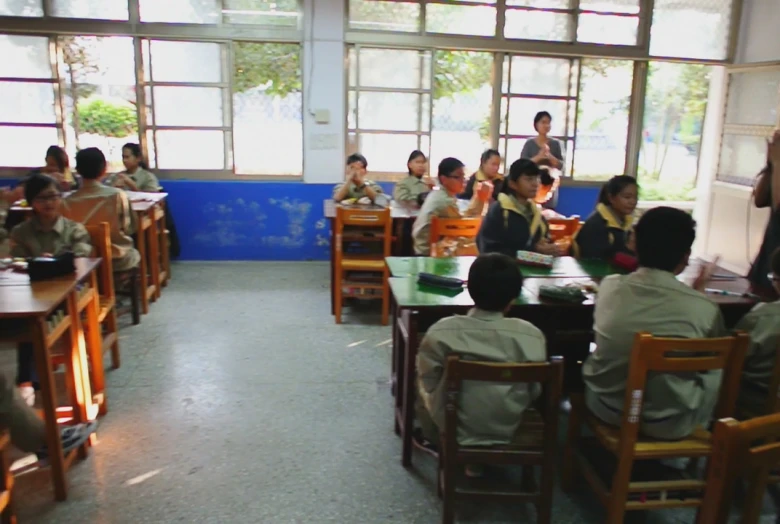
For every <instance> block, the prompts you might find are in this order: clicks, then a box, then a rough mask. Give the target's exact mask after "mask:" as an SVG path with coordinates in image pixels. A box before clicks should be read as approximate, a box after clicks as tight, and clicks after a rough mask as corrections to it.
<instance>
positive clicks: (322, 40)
mask: <svg viewBox="0 0 780 524" xmlns="http://www.w3.org/2000/svg"><path fill="white" fill-rule="evenodd" d="M315 2H316V6H315V5H314V4H315ZM345 4H346V3H345V2H344V0H305V1H304V17H303V19H304V21H305V40H304V49H303V53H304V57H303V68H304V69H303V78H304V86H305V89H306V90H305V92H304V100H303V110H304V117H303V179H304V181H305V182H306V183H308V184H330V183H334V182H340V181H341V180H342V179H343V176H344V167H343V164H344V157H345V155H344V144H345V143H346V137H345V136H344V135H345V127H346V126H345V124H344V118H345V116H344V115H346V108H345V103H346V95H345V93H346V87H345V85H344V83H345V79H346V75H345V69H344V66H345V62H344V57H345V54H344V15H345V7H344V6H345ZM312 24H313V27H312ZM312 60H313V61H314V62H313V63H312ZM312 65H313V67H312ZM318 110H324V111H328V112H329V113H330V120H329V122H328V123H327V124H318V123H316V121H315V118H314V116H313V115H312V112H314V111H318Z"/></svg>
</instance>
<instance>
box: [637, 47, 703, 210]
mask: <svg viewBox="0 0 780 524" xmlns="http://www.w3.org/2000/svg"><path fill="white" fill-rule="evenodd" d="M711 71H712V69H711V68H710V67H708V66H704V65H699V64H674V63H669V62H651V63H650V70H649V76H648V79H647V92H646V94H645V111H644V126H643V128H642V136H643V140H642V147H641V150H640V155H639V182H640V185H641V188H642V198H643V199H644V200H692V199H693V198H694V196H695V195H694V192H693V188H694V186H695V183H696V174H697V172H698V163H699V145H700V144H701V133H702V127H703V125H704V114H705V112H706V110H707V94H708V92H709V88H710V73H711Z"/></svg>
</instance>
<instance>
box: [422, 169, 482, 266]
mask: <svg viewBox="0 0 780 524" xmlns="http://www.w3.org/2000/svg"><path fill="white" fill-rule="evenodd" d="M464 167H465V166H464V165H463V162H461V161H460V160H458V159H457V158H445V159H444V160H442V161H441V163H440V164H439V189H438V190H437V191H431V193H430V194H429V195H428V196H427V198H426V199H425V202H423V205H422V208H420V213H419V214H418V215H417V218H416V219H415V221H414V225H413V226H412V238H413V239H414V252H415V253H416V254H418V255H428V254H429V253H430V251H431V246H430V235H431V218H433V217H434V216H437V217H441V218H461V217H463V216H470V217H473V216H480V215H481V214H482V209H483V208H484V207H485V203H486V202H487V201H488V200H490V195H491V194H492V192H493V186H492V185H491V184H490V182H478V183H477V187H476V189H475V191H474V196H473V197H472V198H471V200H470V201H469V206H468V208H467V209H466V211H465V213H461V212H460V208H458V194H460V193H462V192H463V186H464V185H465V180H466V174H465V172H464V170H463V169H464Z"/></svg>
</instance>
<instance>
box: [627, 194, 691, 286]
mask: <svg viewBox="0 0 780 524" xmlns="http://www.w3.org/2000/svg"><path fill="white" fill-rule="evenodd" d="M694 240H696V221H695V220H694V219H693V217H692V216H691V215H689V214H688V213H686V212H685V211H682V210H680V209H675V208H673V207H656V208H653V209H651V210H649V211H647V212H646V213H645V214H643V215H642V217H641V218H640V219H639V223H638V224H637V225H636V254H637V257H638V258H639V265H640V266H643V267H649V268H653V269H661V270H663V271H674V270H675V269H676V268H677V266H679V265H680V263H681V262H682V261H683V259H684V258H685V256H686V255H688V254H689V253H690V251H691V246H693V241H694Z"/></svg>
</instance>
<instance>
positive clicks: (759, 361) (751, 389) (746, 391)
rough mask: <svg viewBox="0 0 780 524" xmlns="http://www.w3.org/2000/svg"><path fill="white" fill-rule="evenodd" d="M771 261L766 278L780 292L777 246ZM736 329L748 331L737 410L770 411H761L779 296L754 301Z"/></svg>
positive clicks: (778, 322)
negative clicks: (767, 300)
mask: <svg viewBox="0 0 780 524" xmlns="http://www.w3.org/2000/svg"><path fill="white" fill-rule="evenodd" d="M770 264H771V266H770V267H771V270H772V272H771V273H770V274H769V275H767V278H768V279H769V281H770V282H772V285H773V286H774V288H775V291H777V292H778V293H780V248H778V249H776V250H775V252H774V253H773V254H772V258H771V261H770ZM736 329H737V330H740V331H745V332H747V333H748V334H749V335H750V348H749V349H748V353H747V356H746V357H745V371H744V374H743V376H742V388H741V391H740V394H739V401H738V403H737V405H738V408H739V411H740V412H741V413H742V414H745V415H748V414H749V415H754V416H757V415H769V413H765V412H764V406H765V405H766V402H767V398H768V395H769V391H768V388H769V382H770V381H771V380H772V368H773V367H774V365H775V355H776V354H777V349H778V343H780V300H777V301H775V302H767V303H763V304H758V305H756V306H755V307H754V308H753V309H752V310H751V311H750V313H748V314H747V315H745V316H744V317H743V318H742V320H740V321H739V323H738V324H737V327H736ZM774 394H775V393H774V392H773V393H772V395H774Z"/></svg>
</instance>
